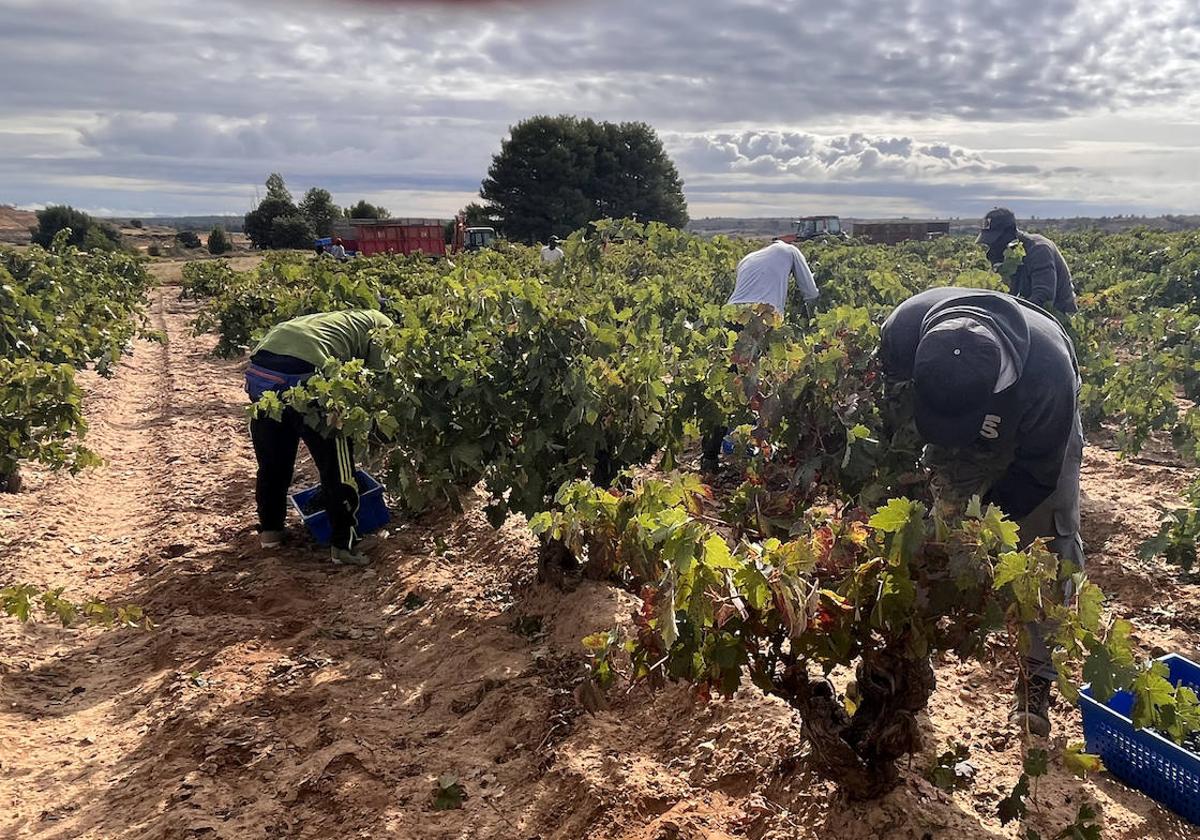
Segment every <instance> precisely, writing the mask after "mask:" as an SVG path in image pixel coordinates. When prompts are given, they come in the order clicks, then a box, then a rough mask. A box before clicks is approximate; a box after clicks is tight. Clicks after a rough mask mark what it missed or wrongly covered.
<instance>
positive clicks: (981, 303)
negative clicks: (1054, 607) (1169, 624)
mask: <svg viewBox="0 0 1200 840" xmlns="http://www.w3.org/2000/svg"><path fill="white" fill-rule="evenodd" d="M880 358H881V362H882V364H883V370H884V375H885V382H886V383H887V387H888V391H889V397H895V396H896V395H897V393H899V394H901V398H902V401H903V403H904V404H906V405H909V406H911V409H912V416H913V419H915V421H916V427H917V431H918V433H919V434H920V437H921V439H922V441H923V442H924V443H925V445H926V446H925V454H924V462H925V464H926V466H928V467H929V468H930V471H931V478H932V486H933V494H934V499H935V503H936V505H937V507H938V509H939V510H940V511H941V512H942V513H943V514H947V515H950V516H957V515H961V514H962V512H963V511H964V510H965V507H966V504H967V503H968V502H969V500H970V499H971V498H972V497H973V496H976V495H978V496H979V497H981V499H982V501H983V503H984V504H985V505H986V504H995V505H997V506H998V507H999V508H1000V509H1002V510H1003V511H1004V512H1005V513H1007V514H1008V515H1009V516H1010V517H1011V518H1012V519H1013V520H1014V521H1016V523H1017V524H1018V525H1019V526H1020V529H1021V531H1020V539H1021V543H1022V545H1023V546H1025V545H1028V544H1029V543H1031V542H1032V541H1033V540H1034V539H1036V538H1038V537H1044V538H1046V540H1047V547H1048V548H1049V550H1050V551H1052V552H1054V553H1055V554H1057V555H1058V556H1059V557H1061V558H1063V559H1065V560H1069V561H1070V563H1071V564H1073V566H1074V567H1075V568H1076V569H1077V570H1078V569H1082V568H1083V563H1084V556H1083V543H1082V541H1081V540H1080V537H1079V468H1080V463H1081V461H1082V458H1083V429H1082V427H1081V425H1080V420H1079V406H1078V392H1079V388H1080V379H1079V367H1078V364H1077V362H1076V358H1075V348H1074V345H1072V343H1071V340H1070V338H1069V337H1068V336H1067V334H1066V332H1065V331H1064V330H1063V327H1062V325H1061V324H1059V323H1058V321H1056V320H1055V319H1054V318H1053V317H1051V316H1050V315H1049V314H1047V313H1046V312H1044V311H1042V310H1041V309H1038V308H1037V307H1034V306H1032V305H1030V304H1029V303H1028V302H1026V301H1023V300H1021V299H1019V298H1016V297H1012V296H1010V295H1006V294H1003V293H1001V292H991V291H984V290H981V289H961V288H944V289H930V290H928V291H925V292H922V293H920V294H918V295H915V296H914V297H911V298H909V299H908V300H906V301H905V302H904V303H902V304H900V305H899V306H898V307H896V309H895V310H893V312H892V314H891V315H890V316H888V319H887V321H885V322H884V325H883V332H882V346H881V348H880ZM1050 632H1052V628H1049V627H1046V626H1043V625H1034V626H1031V627H1030V633H1031V636H1032V645H1031V647H1030V650H1029V652H1028V655H1027V656H1026V659H1025V667H1024V668H1023V671H1022V676H1021V677H1020V678H1019V679H1018V682H1017V686H1016V689H1015V691H1016V707H1015V709H1014V711H1013V714H1012V718H1013V720H1014V721H1015V722H1017V723H1019V724H1020V725H1021V726H1022V727H1027V728H1028V730H1029V731H1030V732H1032V733H1034V734H1037V735H1043V736H1045V735H1048V734H1049V732H1050V717H1049V707H1050V689H1051V685H1052V684H1053V682H1054V679H1055V677H1056V673H1055V669H1054V665H1053V663H1052V661H1051V657H1050V651H1049V649H1048V647H1047V644H1046V637H1047V635H1048V634H1049V633H1050Z"/></svg>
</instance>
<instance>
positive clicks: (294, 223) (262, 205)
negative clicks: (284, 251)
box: [243, 172, 388, 249]
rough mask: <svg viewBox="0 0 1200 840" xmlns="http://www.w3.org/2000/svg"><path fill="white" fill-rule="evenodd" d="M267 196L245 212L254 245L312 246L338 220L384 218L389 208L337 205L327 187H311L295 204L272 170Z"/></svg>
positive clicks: (246, 228)
mask: <svg viewBox="0 0 1200 840" xmlns="http://www.w3.org/2000/svg"><path fill="white" fill-rule="evenodd" d="M266 186H267V195H266V197H265V198H263V200H262V201H260V202H259V204H258V207H256V208H254V209H253V210H251V211H250V212H249V213H247V214H246V218H245V220H244V222H243V230H244V231H245V233H246V236H248V237H249V238H250V242H251V243H252V244H253V245H254V247H256V248H305V249H307V248H311V247H312V243H313V240H314V239H316V238H318V237H323V236H332V235H333V228H334V224H335V223H337V221H338V220H340V219H386V218H387V217H388V211H387V208H385V207H379V206H376V205H374V204H371V203H369V202H367V201H359V202H358V203H357V204H354V205H351V206H350V207H346V208H344V209H343V208H340V207H338V206H337V205H336V204H334V202H333V196H332V195H331V194H330V192H329V190H326V189H322V188H321V187H312V188H311V189H309V191H308V192H306V193H305V194H304V198H302V199H301V200H300V203H299V204H297V203H296V202H295V200H294V199H293V198H292V194H291V192H289V191H288V188H287V185H286V184H285V183H284V180H283V176H282V175H280V174H279V173H278V172H272V173H271V176H270V177H269V178H267V182H266Z"/></svg>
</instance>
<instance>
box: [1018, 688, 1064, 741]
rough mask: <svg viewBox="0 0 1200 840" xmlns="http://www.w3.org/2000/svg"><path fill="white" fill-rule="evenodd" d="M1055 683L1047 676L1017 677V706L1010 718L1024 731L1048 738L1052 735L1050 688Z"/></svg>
mask: <svg viewBox="0 0 1200 840" xmlns="http://www.w3.org/2000/svg"><path fill="white" fill-rule="evenodd" d="M1052 686H1053V683H1052V682H1051V681H1050V680H1048V679H1046V678H1045V677H1030V678H1029V679H1028V680H1025V679H1023V678H1021V677H1017V684H1016V685H1015V686H1013V694H1015V695H1016V701H1017V702H1016V706H1015V708H1014V709H1013V710H1012V714H1010V715H1009V716H1008V719H1009V720H1010V721H1012V722H1013V723H1015V724H1016V725H1017V726H1018V727H1020V728H1021V730H1022V731H1028V732H1029V733H1030V734H1031V735H1037V736H1039V737H1042V738H1047V737H1049V735H1050V689H1051V687H1052Z"/></svg>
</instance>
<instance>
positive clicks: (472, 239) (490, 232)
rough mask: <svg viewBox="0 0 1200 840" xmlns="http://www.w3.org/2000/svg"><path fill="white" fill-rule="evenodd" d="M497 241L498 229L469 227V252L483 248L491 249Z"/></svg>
mask: <svg viewBox="0 0 1200 840" xmlns="http://www.w3.org/2000/svg"><path fill="white" fill-rule="evenodd" d="M495 241H496V229H495V228H490V227H469V228H467V241H466V243H465V247H466V249H467V250H468V251H478V250H480V249H481V248H490V247H491V246H492V243H493V242H495Z"/></svg>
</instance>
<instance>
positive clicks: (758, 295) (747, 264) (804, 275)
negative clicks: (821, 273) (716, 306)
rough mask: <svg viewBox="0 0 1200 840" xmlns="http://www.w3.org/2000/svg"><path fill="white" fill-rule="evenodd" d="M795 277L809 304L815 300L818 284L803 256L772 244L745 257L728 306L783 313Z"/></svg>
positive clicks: (787, 246)
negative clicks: (760, 305) (760, 306)
mask: <svg viewBox="0 0 1200 840" xmlns="http://www.w3.org/2000/svg"><path fill="white" fill-rule="evenodd" d="M793 272H794V273H795V275H796V283H797V284H798V285H799V286H800V294H801V295H803V296H804V299H805V300H806V301H811V300H816V299H817V296H818V295H819V294H820V293H819V292H818V291H817V281H816V280H814V279H813V274H812V271H811V270H810V269H809V267H808V262H806V261H805V259H804V254H802V253H801V252H800V249H799V248H797V247H796V246H795V245H791V244H789V243H787V242H778V241H776V242H772V243H771V244H770V245H768V246H767V247H765V248H760V249H758V250H757V251H754V252H753V253H750V254H747V255H746V256H744V257H742V261H741V262H739V263H738V267H737V283H736V285H735V286H734V287H733V294H732V295H730V297H729V300H728V301H727V302H728V303H746V304H754V303H769V304H770V305H771V306H773V307H775V310H776V311H777V312H779V313H782V312H783V310H784V302H785V301H786V300H787V290H788V278H789V277H790V276H791V275H792V273H793Z"/></svg>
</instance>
